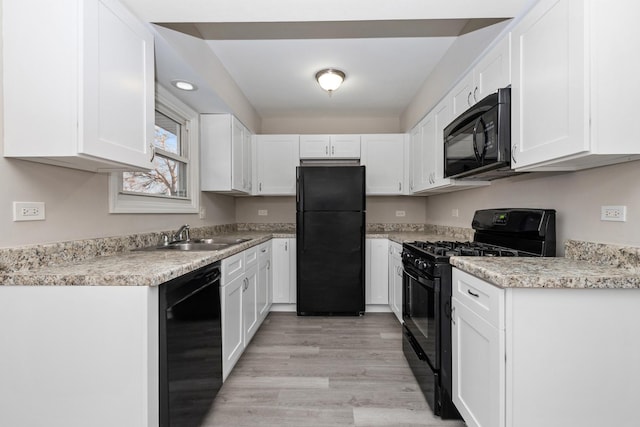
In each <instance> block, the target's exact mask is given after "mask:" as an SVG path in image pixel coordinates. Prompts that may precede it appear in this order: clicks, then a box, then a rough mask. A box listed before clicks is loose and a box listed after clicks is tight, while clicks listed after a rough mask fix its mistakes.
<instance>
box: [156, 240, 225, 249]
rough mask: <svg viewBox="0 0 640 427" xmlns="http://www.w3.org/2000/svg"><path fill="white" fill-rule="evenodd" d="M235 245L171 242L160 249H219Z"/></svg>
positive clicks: (159, 247)
mask: <svg viewBox="0 0 640 427" xmlns="http://www.w3.org/2000/svg"><path fill="white" fill-rule="evenodd" d="M229 246H233V244H231V243H197V242H180V243H170V244H168V245H166V246H158V247H157V248H158V249H159V250H175V251H219V250H220V249H226V248H228V247H229Z"/></svg>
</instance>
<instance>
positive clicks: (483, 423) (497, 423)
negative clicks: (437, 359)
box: [452, 298, 505, 427]
mask: <svg viewBox="0 0 640 427" xmlns="http://www.w3.org/2000/svg"><path fill="white" fill-rule="evenodd" d="M452 306H453V312H452V317H453V327H452V355H453V403H454V404H455V405H456V408H458V411H460V414H461V415H462V418H463V419H464V420H465V422H466V424H467V426H469V427H504V425H505V416H504V410H505V408H504V402H505V358H504V355H505V343H504V330H499V329H498V328H496V327H495V326H492V325H491V324H489V323H488V322H487V321H485V320H484V319H482V318H481V317H480V316H478V315H477V314H476V313H474V312H473V311H472V310H470V309H469V308H467V306H466V305H464V304H461V303H460V302H459V301H458V300H457V299H456V298H453V299H452Z"/></svg>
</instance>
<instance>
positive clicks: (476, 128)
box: [472, 118, 482, 163]
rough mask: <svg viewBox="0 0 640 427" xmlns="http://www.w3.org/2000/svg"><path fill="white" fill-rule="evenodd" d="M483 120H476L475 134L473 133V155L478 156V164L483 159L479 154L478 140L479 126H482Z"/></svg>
mask: <svg viewBox="0 0 640 427" xmlns="http://www.w3.org/2000/svg"><path fill="white" fill-rule="evenodd" d="M481 120H482V118H478V120H476V122H475V123H474V125H473V133H472V137H473V153H474V154H475V155H476V161H477V162H478V163H481V162H482V157H481V156H480V153H479V152H478V140H477V135H478V125H479V124H480V121H481Z"/></svg>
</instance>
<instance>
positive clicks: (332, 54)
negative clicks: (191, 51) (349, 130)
mask: <svg viewBox="0 0 640 427" xmlns="http://www.w3.org/2000/svg"><path fill="white" fill-rule="evenodd" d="M454 40H455V38H454V37H437V38H436V37H431V38H381V39H378V38H366V39H362V38H358V39H310V40H210V41H208V45H209V46H210V47H211V49H212V50H213V52H214V53H215V54H216V56H217V57H218V58H220V60H221V61H222V63H223V64H224V66H225V68H226V69H227V70H228V71H229V73H230V74H231V75H232V76H233V78H234V80H235V81H236V83H237V84H238V85H239V86H240V88H241V89H242V91H243V92H244V94H245V96H246V97H247V98H248V99H249V100H250V101H251V104H252V105H253V106H254V108H255V109H256V110H257V111H258V114H260V115H261V116H262V117H269V116H291V115H293V116H295V115H302V116H308V115H313V114H326V113H331V114H340V115H374V116H375V115H385V116H399V115H400V113H401V112H402V111H403V110H404V109H405V107H406V106H407V104H408V103H409V101H411V99H412V98H413V97H414V96H415V94H416V91H417V90H418V89H419V88H420V86H421V85H422V83H423V82H424V80H425V78H426V77H427V75H428V74H429V73H430V72H431V70H432V69H433V67H434V66H435V64H436V63H437V62H438V61H439V60H440V59H441V57H442V55H443V54H444V53H445V52H446V50H447V49H448V48H449V46H450V45H451V43H453V41H454ZM323 68H338V69H340V70H342V71H344V72H345V73H346V75H347V77H346V79H345V81H344V83H343V85H342V86H341V87H340V88H339V89H338V90H336V91H335V92H334V93H333V94H332V96H331V97H329V95H328V94H327V92H325V91H323V90H322V89H320V87H319V86H318V84H317V83H316V81H315V74H316V72H317V71H319V70H321V69H323Z"/></svg>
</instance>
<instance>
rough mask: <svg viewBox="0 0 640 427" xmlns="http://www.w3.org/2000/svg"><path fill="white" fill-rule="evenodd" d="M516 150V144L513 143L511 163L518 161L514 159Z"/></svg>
mask: <svg viewBox="0 0 640 427" xmlns="http://www.w3.org/2000/svg"><path fill="white" fill-rule="evenodd" d="M516 151H518V144H513V147H511V160H513V163H518V161H517V160H516Z"/></svg>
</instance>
